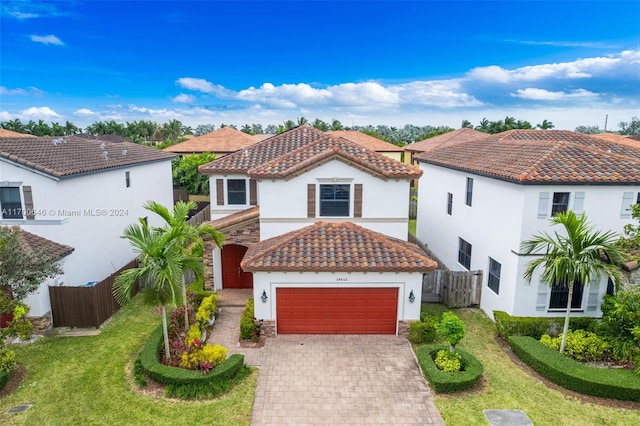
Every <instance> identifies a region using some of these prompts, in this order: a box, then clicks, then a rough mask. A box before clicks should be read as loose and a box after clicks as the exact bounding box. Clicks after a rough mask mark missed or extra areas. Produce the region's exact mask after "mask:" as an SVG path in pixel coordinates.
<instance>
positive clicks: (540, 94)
mask: <svg viewBox="0 0 640 426" xmlns="http://www.w3.org/2000/svg"><path fill="white" fill-rule="evenodd" d="M511 96H513V97H516V98H521V99H530V100H542V101H559V100H568V99H585V98H597V97H598V96H599V95H598V94H597V93H594V92H590V91H588V90H585V89H577V90H573V91H571V92H563V91H560V92H551V91H549V90H545V89H536V88H533V87H529V88H526V89H518V90H516V93H511Z"/></svg>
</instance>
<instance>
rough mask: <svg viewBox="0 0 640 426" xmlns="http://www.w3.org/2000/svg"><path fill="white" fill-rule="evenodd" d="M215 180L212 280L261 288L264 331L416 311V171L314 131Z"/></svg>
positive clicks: (420, 263) (415, 314)
mask: <svg viewBox="0 0 640 426" xmlns="http://www.w3.org/2000/svg"><path fill="white" fill-rule="evenodd" d="M200 172H201V173H204V174H207V175H209V176H210V187H211V217H212V219H213V220H212V222H211V224H212V225H213V226H215V227H216V228H218V229H219V230H220V231H222V232H223V233H224V234H225V235H226V241H225V245H224V247H223V249H222V250H219V249H217V248H215V247H214V246H213V244H208V245H206V251H205V266H206V268H207V285H209V286H213V288H214V289H224V288H253V293H254V298H255V316H256V318H258V319H261V320H263V321H264V326H263V329H264V330H265V331H266V333H267V334H268V335H275V334H278V333H280V334H282V333H315V334H331V333H382V334H396V333H399V332H402V331H403V330H402V329H403V327H404V326H403V324H405V322H407V321H412V320H417V319H419V316H420V300H419V299H420V295H421V288H422V274H423V273H424V272H427V271H429V270H433V269H435V267H436V263H435V262H434V261H433V260H431V259H430V258H428V257H427V256H426V255H425V254H424V253H423V252H422V251H421V249H420V248H419V247H418V246H416V245H414V244H411V243H408V242H407V230H408V209H409V190H410V187H409V182H410V181H411V180H412V179H417V178H419V177H420V174H421V172H420V171H419V170H417V169H416V168H414V167H411V166H409V165H406V164H403V163H401V162H399V161H396V160H394V159H391V158H388V157H386V156H384V155H382V154H380V153H377V152H375V151H373V150H369V149H367V148H365V147H363V146H361V145H358V144H356V143H354V142H351V141H349V140H346V139H344V138H341V137H336V136H332V135H329V134H327V133H324V132H321V131H318V130H315V129H313V128H311V127H308V126H302V127H299V128H296V129H293V130H291V131H289V132H286V133H283V134H281V135H277V136H273V137H271V138H269V139H266V140H264V141H262V142H258V143H257V144H255V145H252V146H251V147H248V148H246V149H244V150H241V151H238V152H235V153H233V154H230V155H228V156H226V157H223V158H220V159H218V160H215V161H213V162H211V163H209V164H206V165H203V166H201V167H200Z"/></svg>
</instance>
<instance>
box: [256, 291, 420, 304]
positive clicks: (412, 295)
mask: <svg viewBox="0 0 640 426" xmlns="http://www.w3.org/2000/svg"><path fill="white" fill-rule="evenodd" d="M263 300H264V299H263ZM415 301H416V296H415V294H413V290H411V293H409V302H411V303H413V302H415Z"/></svg>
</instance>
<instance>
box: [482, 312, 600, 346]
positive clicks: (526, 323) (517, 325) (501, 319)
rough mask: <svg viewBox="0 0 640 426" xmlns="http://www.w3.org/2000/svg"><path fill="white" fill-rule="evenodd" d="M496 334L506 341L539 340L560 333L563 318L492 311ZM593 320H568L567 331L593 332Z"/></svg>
mask: <svg viewBox="0 0 640 426" xmlns="http://www.w3.org/2000/svg"><path fill="white" fill-rule="evenodd" d="M493 319H494V320H495V322H496V328H497V329H498V334H499V335H500V336H501V337H502V338H504V339H506V338H507V337H509V336H531V337H533V338H535V339H536V340H540V337H542V335H543V334H550V335H554V336H555V335H557V334H559V333H561V332H562V327H563V325H564V317H512V316H511V315H509V314H508V313H506V312H504V311H493ZM596 324H597V320H596V319H595V318H585V317H580V318H570V319H569V329H571V330H587V331H594V329H595V326H596Z"/></svg>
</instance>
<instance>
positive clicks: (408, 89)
mask: <svg viewBox="0 0 640 426" xmlns="http://www.w3.org/2000/svg"><path fill="white" fill-rule="evenodd" d="M391 90H394V91H396V92H397V93H398V94H399V95H401V102H402V103H405V104H414V105H428V106H435V107H440V108H456V107H474V106H480V105H483V102H481V101H479V100H478V99H476V98H475V97H473V96H472V95H470V94H468V93H465V92H464V90H463V88H462V81H461V80H440V81H414V82H411V83H406V84H402V85H399V86H395V87H392V88H391Z"/></svg>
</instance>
